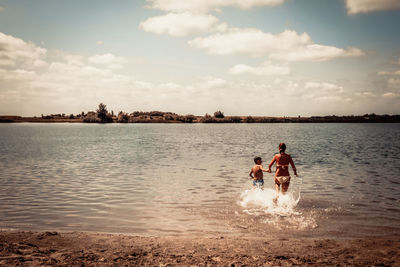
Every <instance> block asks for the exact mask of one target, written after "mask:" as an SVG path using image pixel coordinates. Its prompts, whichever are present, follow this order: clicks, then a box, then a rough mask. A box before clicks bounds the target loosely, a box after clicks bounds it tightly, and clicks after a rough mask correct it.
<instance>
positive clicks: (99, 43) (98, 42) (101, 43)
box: [96, 40, 104, 45]
mask: <svg viewBox="0 0 400 267" xmlns="http://www.w3.org/2000/svg"><path fill="white" fill-rule="evenodd" d="M96 44H98V45H103V44H104V42H103V41H101V40H99V41H97V42H96Z"/></svg>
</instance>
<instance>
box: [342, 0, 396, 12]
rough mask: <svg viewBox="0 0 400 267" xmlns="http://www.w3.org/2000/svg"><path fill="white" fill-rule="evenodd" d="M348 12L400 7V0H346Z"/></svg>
mask: <svg viewBox="0 0 400 267" xmlns="http://www.w3.org/2000/svg"><path fill="white" fill-rule="evenodd" d="M346 8H347V13H348V14H358V13H369V12H376V11H384V10H396V9H400V1H399V0H346Z"/></svg>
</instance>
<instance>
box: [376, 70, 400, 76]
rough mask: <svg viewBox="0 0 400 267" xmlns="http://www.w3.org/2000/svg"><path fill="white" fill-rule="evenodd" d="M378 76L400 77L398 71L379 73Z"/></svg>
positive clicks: (399, 71)
mask: <svg viewBox="0 0 400 267" xmlns="http://www.w3.org/2000/svg"><path fill="white" fill-rule="evenodd" d="M378 75H400V70H397V71H394V72H389V71H379V72H378Z"/></svg>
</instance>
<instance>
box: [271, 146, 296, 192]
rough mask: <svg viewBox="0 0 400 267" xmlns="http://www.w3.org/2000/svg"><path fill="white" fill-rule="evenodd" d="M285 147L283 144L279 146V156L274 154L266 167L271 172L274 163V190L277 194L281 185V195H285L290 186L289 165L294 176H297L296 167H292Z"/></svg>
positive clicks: (291, 161)
mask: <svg viewBox="0 0 400 267" xmlns="http://www.w3.org/2000/svg"><path fill="white" fill-rule="evenodd" d="M285 150H286V145H285V144H284V143H280V144H279V154H276V155H275V156H274V157H273V158H272V161H271V163H270V164H269V166H268V172H271V167H272V165H274V163H275V162H276V172H275V189H276V192H277V193H279V191H280V186H281V185H282V193H285V192H286V191H287V190H288V188H289V184H290V174H289V164H290V165H291V166H292V169H293V172H294V175H296V176H297V171H296V167H295V166H294V163H293V160H292V157H291V156H290V155H288V154H286V153H285Z"/></svg>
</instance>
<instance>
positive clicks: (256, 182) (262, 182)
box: [253, 180, 264, 187]
mask: <svg viewBox="0 0 400 267" xmlns="http://www.w3.org/2000/svg"><path fill="white" fill-rule="evenodd" d="M253 186H255V187H257V186H258V187H261V186H264V180H253Z"/></svg>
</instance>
